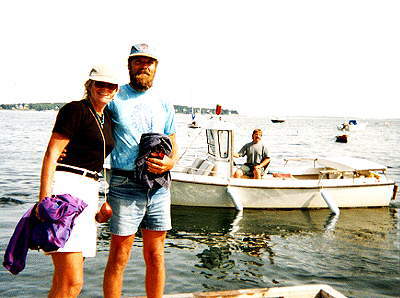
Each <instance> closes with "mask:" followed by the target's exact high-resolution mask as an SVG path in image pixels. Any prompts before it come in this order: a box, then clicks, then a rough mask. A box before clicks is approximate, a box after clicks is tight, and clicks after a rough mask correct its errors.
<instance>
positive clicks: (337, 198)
mask: <svg viewBox="0 0 400 298" xmlns="http://www.w3.org/2000/svg"><path fill="white" fill-rule="evenodd" d="M185 176H186V177H185ZM194 176H195V175H185V174H181V175H180V177H175V178H173V181H172V187H171V192H172V205H179V206H199V207H228V208H233V207H235V205H236V204H237V203H239V204H240V205H241V206H243V208H258V209H297V208H300V209H308V208H328V205H327V203H326V201H325V200H324V198H323V197H322V195H321V190H323V191H324V192H325V193H327V194H329V197H330V198H332V199H333V201H334V203H335V204H336V206H337V207H339V208H355V207H381V206H388V205H389V204H390V200H391V198H392V195H393V188H394V182H387V181H386V182H385V181H374V180H373V179H371V181H367V180H368V179H363V180H360V181H355V180H353V179H342V181H340V180H337V181H336V180H335V181H334V180H330V181H324V182H323V183H321V184H318V181H294V182H293V181H290V180H283V179H276V180H275V181H274V180H272V181H264V180H258V181H257V180H253V179H251V180H250V179H225V180H224V179H219V180H218V179H214V180H218V181H212V179H204V178H209V177H201V176H200V178H197V179H196V177H194ZM191 177H194V178H191ZM184 178H186V179H184ZM201 178H203V179H201ZM240 180H242V181H240Z"/></svg>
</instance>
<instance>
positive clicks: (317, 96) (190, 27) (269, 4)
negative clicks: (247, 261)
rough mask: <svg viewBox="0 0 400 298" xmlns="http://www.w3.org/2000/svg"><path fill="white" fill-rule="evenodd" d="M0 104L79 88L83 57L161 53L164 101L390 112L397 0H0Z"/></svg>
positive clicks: (280, 112) (86, 61)
mask: <svg viewBox="0 0 400 298" xmlns="http://www.w3.org/2000/svg"><path fill="white" fill-rule="evenodd" d="M0 11H1V17H0V27H1V28H2V29H1V31H0V35H1V40H2V43H1V46H0V53H1V55H0V88H1V89H0V90H2V92H1V95H0V103H21V102H24V103H29V102H67V101H71V100H77V99H80V98H81V96H82V93H83V82H84V81H85V80H86V79H87V75H88V72H89V70H90V68H91V66H92V65H94V64H97V63H106V64H112V65H113V66H114V67H115V68H116V69H118V71H119V72H120V74H121V77H122V78H123V80H125V81H127V80H128V76H127V57H128V54H129V51H130V47H131V45H132V44H134V43H137V42H147V43H149V44H150V45H151V46H153V47H154V48H155V49H156V50H157V53H158V55H159V57H160V63H159V67H158V72H157V79H156V82H155V86H157V88H159V89H160V90H162V92H163V94H165V96H166V97H168V99H169V100H170V102H171V103H173V104H182V105H188V106H195V107H215V105H216V104H221V105H222V108H226V109H234V110H238V111H239V113H241V114H245V115H257V116H265V117H269V116H279V117H286V116H338V117H360V118H400V112H399V110H398V108H397V107H398V102H399V99H400V84H399V82H400V17H399V16H400V1H398V0H393V1H390V0H387V1H386V0H377V1H375V0H373V1H372V0H345V1H342V0H335V1H324V0H315V1H314V0H304V1H302V0H286V1H285V0H279V1H267V0H258V1H256V0H242V1H236V0H201V1H190V0H169V1H166V0H160V1H151V0H147V1H136V0H131V1H118V0H113V1H102V0H96V1H92V0H84V1H82V0H80V1H74V0H69V1H54V0H53V1H47V0H42V1H41V0H37V1H31V0H3V1H1V4H0Z"/></svg>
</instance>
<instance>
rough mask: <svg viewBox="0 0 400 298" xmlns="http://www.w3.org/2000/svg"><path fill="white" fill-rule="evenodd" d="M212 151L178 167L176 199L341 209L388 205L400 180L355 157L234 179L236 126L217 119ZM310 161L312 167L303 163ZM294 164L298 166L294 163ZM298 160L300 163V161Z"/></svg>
mask: <svg viewBox="0 0 400 298" xmlns="http://www.w3.org/2000/svg"><path fill="white" fill-rule="evenodd" d="M206 141H207V145H208V152H207V153H206V154H205V156H204V157H203V158H196V159H195V160H194V161H193V163H192V164H191V165H190V166H176V167H175V169H174V170H173V171H172V172H171V175H172V188H171V191H172V204H173V205H181V206H204V207H235V208H236V209H238V210H240V209H242V208H265V209H267V208H279V209H294V208H328V207H329V208H331V210H332V211H334V212H335V211H336V212H335V213H337V212H338V208H343V207H345V208H353V207H379V206H388V205H389V203H390V201H391V199H394V198H395V192H396V191H395V190H397V186H396V187H395V182H394V181H393V180H390V179H389V178H387V177H386V176H385V170H386V167H385V166H383V165H380V164H377V163H375V162H372V161H368V160H365V159H359V158H352V157H337V158H319V157H315V158H296V159H289V160H284V162H283V163H282V166H279V167H273V168H272V167H271V168H268V173H267V174H265V175H264V176H263V178H262V179H243V178H232V175H233V173H234V171H235V168H236V166H235V165H234V162H233V148H234V146H233V142H234V127H233V126H232V125H230V124H229V123H226V122H223V121H216V120H215V121H211V122H210V123H209V124H208V126H207V127H206ZM299 162H301V163H302V164H303V163H304V162H308V166H304V165H302V166H300V165H298V163H299ZM292 164H293V166H291V165H292ZM294 164H296V166H294Z"/></svg>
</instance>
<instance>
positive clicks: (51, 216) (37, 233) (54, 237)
mask: <svg viewBox="0 0 400 298" xmlns="http://www.w3.org/2000/svg"><path fill="white" fill-rule="evenodd" d="M86 207H87V204H86V203H85V202H84V201H82V200H80V199H78V198H76V197H73V196H71V195H70V194H64V195H57V196H55V197H49V198H44V199H43V200H42V201H41V202H40V203H38V204H35V205H34V206H33V207H31V208H30V209H29V210H28V211H27V212H26V213H25V214H24V215H23V216H22V218H21V219H20V221H19V222H18V224H17V226H16V228H15V230H14V233H13V235H12V236H11V239H10V242H9V243H8V246H7V249H6V252H5V254H4V261H3V266H4V267H5V268H6V269H7V270H8V271H10V272H11V273H12V274H18V273H19V272H21V271H22V270H23V269H24V268H25V262H26V256H27V254H28V249H29V248H30V249H43V250H44V251H54V250H57V249H58V248H60V247H64V245H65V243H66V242H67V240H68V238H69V236H70V234H71V230H72V228H73V226H74V221H75V218H76V217H77V216H78V215H79V214H81V212H82V211H83V210H84V209H85V208H86ZM35 208H38V213H39V216H40V218H41V219H43V220H44V221H39V220H38V219H37V218H36V216H35V212H34V210H35Z"/></svg>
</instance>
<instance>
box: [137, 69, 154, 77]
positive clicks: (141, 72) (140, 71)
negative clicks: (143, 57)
mask: <svg viewBox="0 0 400 298" xmlns="http://www.w3.org/2000/svg"><path fill="white" fill-rule="evenodd" d="M141 74H145V75H148V76H149V75H150V74H151V73H150V71H148V70H145V69H143V70H139V71H138V72H136V73H135V75H141Z"/></svg>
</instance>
